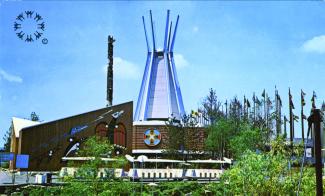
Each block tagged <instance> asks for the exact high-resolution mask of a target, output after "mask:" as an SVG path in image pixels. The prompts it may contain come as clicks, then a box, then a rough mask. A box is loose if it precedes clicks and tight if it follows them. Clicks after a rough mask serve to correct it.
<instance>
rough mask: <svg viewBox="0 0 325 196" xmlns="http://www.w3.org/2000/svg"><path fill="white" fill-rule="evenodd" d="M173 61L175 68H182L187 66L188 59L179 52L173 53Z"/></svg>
mask: <svg viewBox="0 0 325 196" xmlns="http://www.w3.org/2000/svg"><path fill="white" fill-rule="evenodd" d="M174 61H175V66H176V68H177V69H182V68H185V67H187V66H189V63H188V61H187V60H186V59H185V58H184V56H183V55H181V54H174Z"/></svg>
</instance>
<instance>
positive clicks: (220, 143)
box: [205, 118, 236, 158]
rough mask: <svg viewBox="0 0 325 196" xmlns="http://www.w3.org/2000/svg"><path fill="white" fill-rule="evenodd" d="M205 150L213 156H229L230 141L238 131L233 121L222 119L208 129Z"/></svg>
mask: <svg viewBox="0 0 325 196" xmlns="http://www.w3.org/2000/svg"><path fill="white" fill-rule="evenodd" d="M205 131H206V136H207V137H206V139H205V150H207V151H210V152H212V156H213V157H215V156H217V157H219V158H222V157H223V156H225V154H226V156H229V141H230V138H231V137H232V136H233V134H235V132H236V130H235V127H234V124H233V123H232V121H231V120H229V119H225V118H222V119H220V120H219V121H218V122H216V123H214V124H212V125H210V126H208V127H207V128H206V130H205Z"/></svg>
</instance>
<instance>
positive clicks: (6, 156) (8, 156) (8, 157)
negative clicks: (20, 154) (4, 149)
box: [0, 153, 15, 162]
mask: <svg viewBox="0 0 325 196" xmlns="http://www.w3.org/2000/svg"><path fill="white" fill-rule="evenodd" d="M14 156H15V154H14V153H1V154H0V162H4V161H12V160H14Z"/></svg>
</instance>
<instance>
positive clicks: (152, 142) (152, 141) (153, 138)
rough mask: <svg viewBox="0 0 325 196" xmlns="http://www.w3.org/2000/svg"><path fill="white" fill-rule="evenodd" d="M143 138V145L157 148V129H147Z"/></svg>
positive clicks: (158, 134) (159, 137)
mask: <svg viewBox="0 0 325 196" xmlns="http://www.w3.org/2000/svg"><path fill="white" fill-rule="evenodd" d="M143 136H144V143H145V144H147V145H148V146H157V145H158V144H159V143H160V141H161V134H160V132H159V131H158V130H157V129H147V130H146V131H145V132H144V134H143Z"/></svg>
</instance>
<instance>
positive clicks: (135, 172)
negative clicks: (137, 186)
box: [133, 169, 139, 178]
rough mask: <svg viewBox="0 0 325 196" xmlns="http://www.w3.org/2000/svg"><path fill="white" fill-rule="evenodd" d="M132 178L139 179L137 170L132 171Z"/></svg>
mask: <svg viewBox="0 0 325 196" xmlns="http://www.w3.org/2000/svg"><path fill="white" fill-rule="evenodd" d="M133 178H139V176H138V170H137V169H134V170H133Z"/></svg>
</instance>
